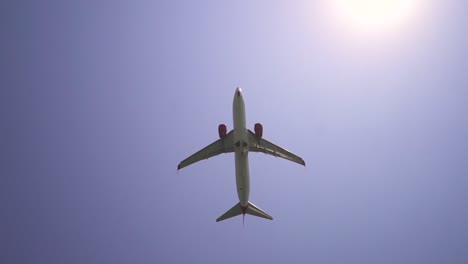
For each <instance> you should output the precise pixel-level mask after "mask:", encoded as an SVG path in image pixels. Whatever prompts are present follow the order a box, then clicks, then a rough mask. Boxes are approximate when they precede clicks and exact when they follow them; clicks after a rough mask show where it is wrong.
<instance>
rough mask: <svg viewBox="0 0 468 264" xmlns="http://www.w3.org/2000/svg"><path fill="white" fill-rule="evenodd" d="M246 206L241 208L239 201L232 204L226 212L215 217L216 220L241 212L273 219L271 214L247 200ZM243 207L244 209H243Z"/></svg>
mask: <svg viewBox="0 0 468 264" xmlns="http://www.w3.org/2000/svg"><path fill="white" fill-rule="evenodd" d="M246 207H247V208H245V207H244V208H242V206H241V204H240V202H239V203H237V204H236V205H234V206H233V207H232V208H231V209H229V210H228V211H227V212H226V213H224V214H223V215H222V216H220V217H219V218H218V219H216V222H219V221H223V220H226V219H229V218H231V217H234V216H238V215H241V214H249V215H253V216H257V217H262V218H265V219H269V220H273V217H271V215H269V214H267V213H266V212H264V211H263V210H262V209H260V208H258V207H257V206H256V205H255V204H253V203H251V202H248V205H247V206H246ZM243 209H244V210H243Z"/></svg>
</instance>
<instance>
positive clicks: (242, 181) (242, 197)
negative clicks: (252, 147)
mask: <svg viewBox="0 0 468 264" xmlns="http://www.w3.org/2000/svg"><path fill="white" fill-rule="evenodd" d="M232 112H233V121H234V149H235V166H236V185H237V195H238V197H239V201H240V204H241V206H242V207H246V206H247V205H248V202H249V193H250V175H249V142H248V139H249V137H248V134H247V133H248V132H247V126H246V119H245V103H244V98H243V96H242V92H241V90H240V89H239V88H238V89H237V90H236V93H235V94H234V102H233V111H232Z"/></svg>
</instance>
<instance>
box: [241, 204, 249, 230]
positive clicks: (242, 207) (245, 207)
mask: <svg viewBox="0 0 468 264" xmlns="http://www.w3.org/2000/svg"><path fill="white" fill-rule="evenodd" d="M247 207H248V205H247V206H242V205H241V209H242V228H244V223H245V214H246V213H247Z"/></svg>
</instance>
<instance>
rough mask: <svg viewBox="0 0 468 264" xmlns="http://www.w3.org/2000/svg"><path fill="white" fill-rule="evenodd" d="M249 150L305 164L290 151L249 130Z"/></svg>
mask: <svg viewBox="0 0 468 264" xmlns="http://www.w3.org/2000/svg"><path fill="white" fill-rule="evenodd" d="M249 151H254V152H263V153H265V154H269V155H273V156H275V157H280V158H283V159H287V160H290V161H292V162H296V163H298V164H301V165H304V166H305V161H304V160H303V159H302V158H301V157H299V156H297V155H295V154H293V153H291V152H290V151H288V150H286V149H284V148H282V147H280V146H277V145H275V144H273V143H271V142H270V141H268V140H266V139H263V138H260V137H257V136H256V135H255V133H254V132H252V131H250V130H249Z"/></svg>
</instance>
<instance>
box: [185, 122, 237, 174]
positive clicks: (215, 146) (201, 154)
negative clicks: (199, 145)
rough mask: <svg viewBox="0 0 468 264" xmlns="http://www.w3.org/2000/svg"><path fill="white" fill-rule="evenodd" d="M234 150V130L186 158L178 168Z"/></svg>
mask: <svg viewBox="0 0 468 264" xmlns="http://www.w3.org/2000/svg"><path fill="white" fill-rule="evenodd" d="M229 152H234V133H233V130H231V132H229V133H228V134H227V135H226V137H224V138H220V139H218V140H216V141H215V142H213V143H211V144H210V145H208V146H206V147H205V148H203V149H201V150H200V151H198V152H196V153H195V154H193V155H192V156H190V157H188V158H186V159H184V160H183V161H182V162H180V163H179V166H177V170H180V169H182V168H184V167H187V166H189V165H191V164H193V163H195V162H198V161H200V160H204V159H208V158H211V157H214V156H216V155H219V154H221V153H229Z"/></svg>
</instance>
